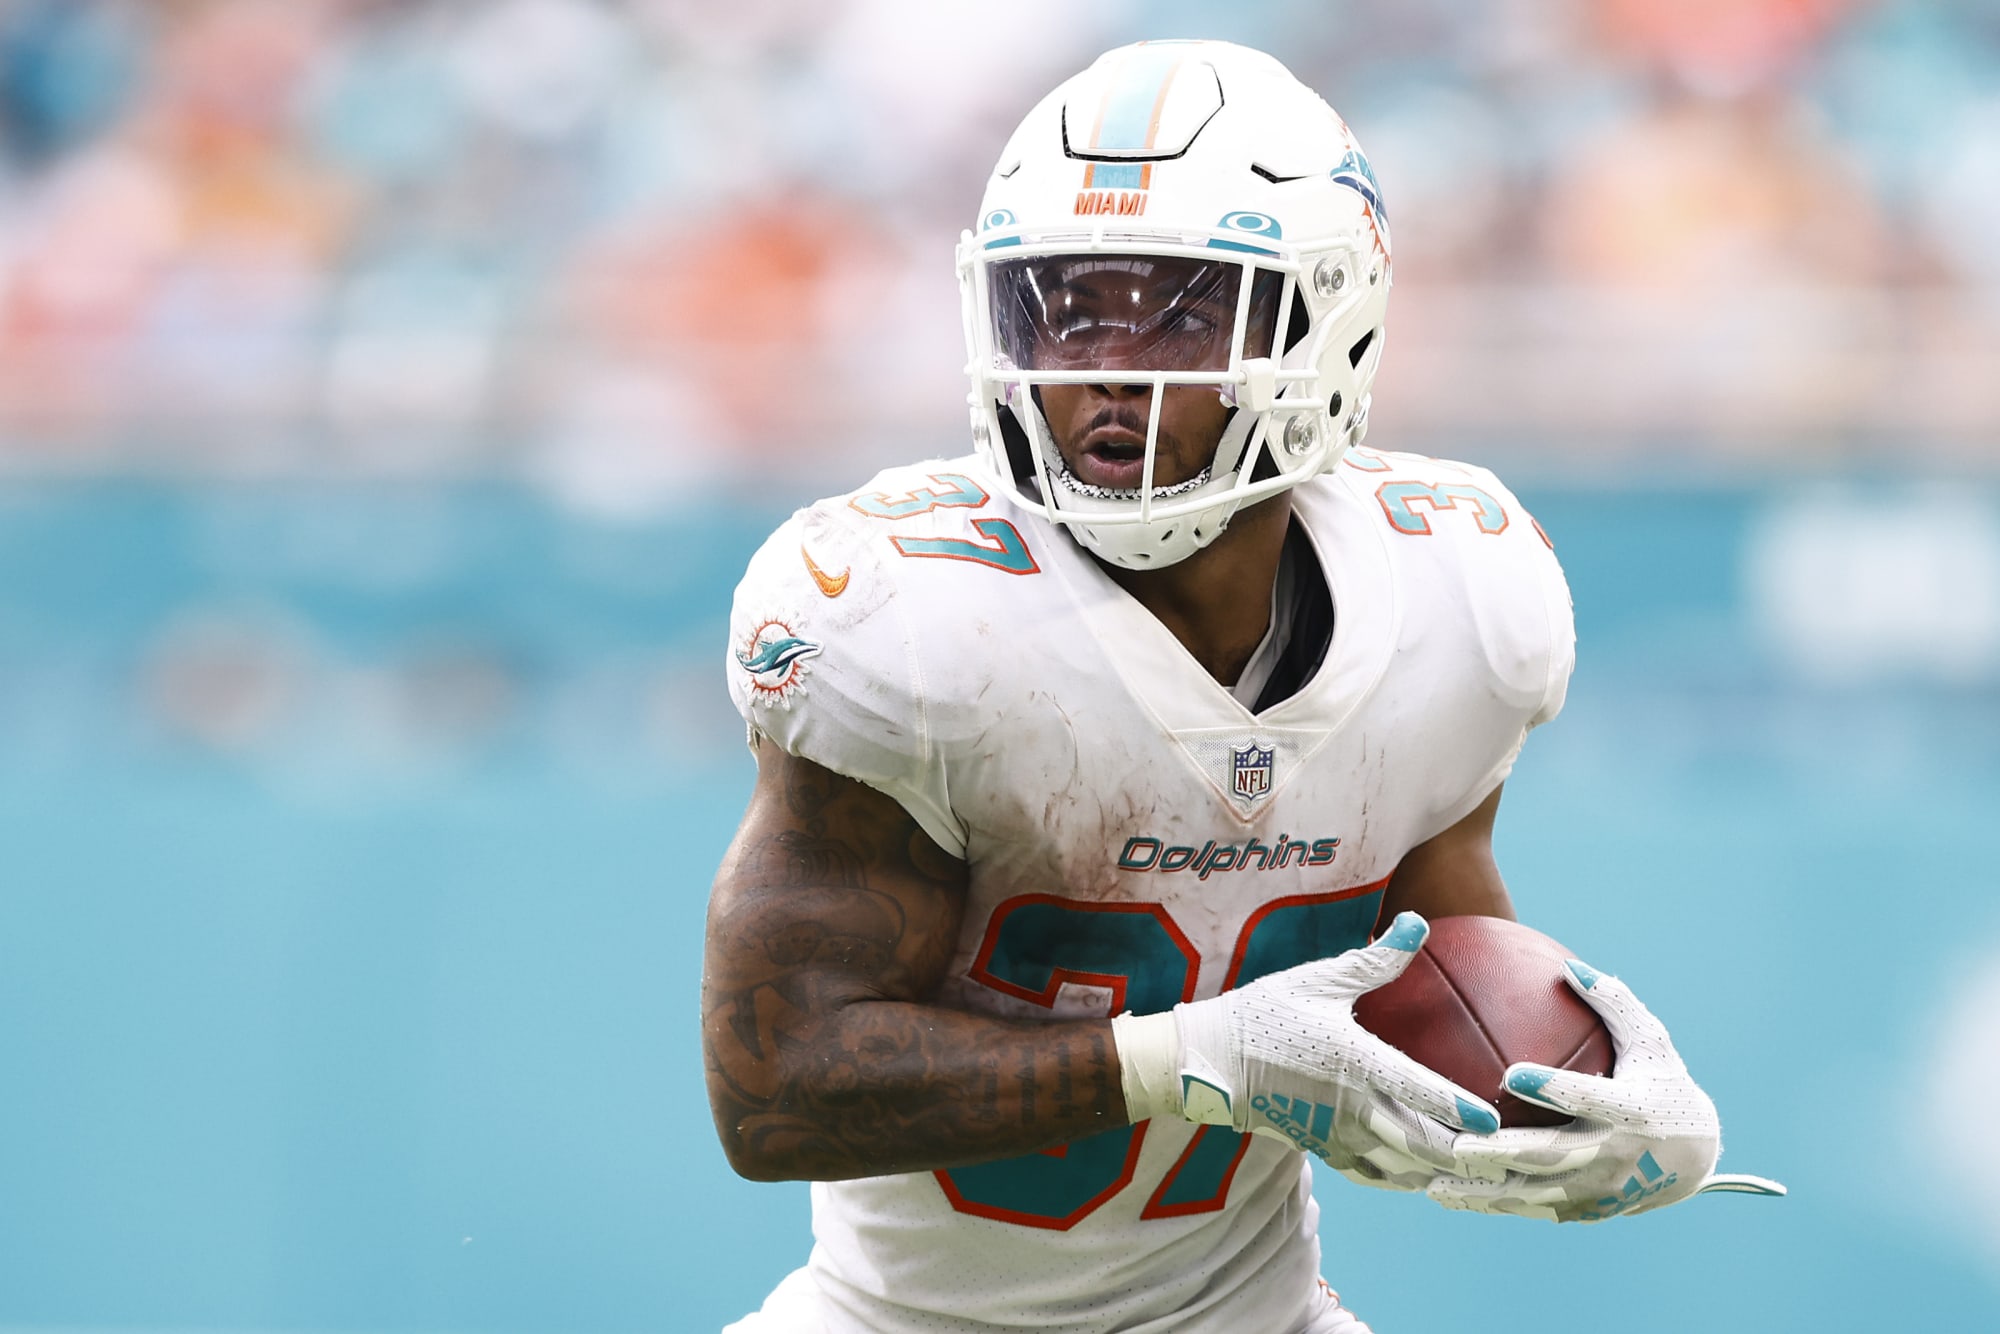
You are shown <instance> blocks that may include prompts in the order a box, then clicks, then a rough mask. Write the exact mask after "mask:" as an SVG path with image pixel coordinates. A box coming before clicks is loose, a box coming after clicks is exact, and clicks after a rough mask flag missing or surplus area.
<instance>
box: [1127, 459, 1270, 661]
mask: <svg viewBox="0 0 2000 1334" xmlns="http://www.w3.org/2000/svg"><path fill="white" fill-rule="evenodd" d="M1291 515H1292V507H1291V502H1290V497H1288V496H1286V495H1282V494H1280V495H1277V496H1273V497H1272V498H1271V499H1270V500H1267V501H1265V502H1263V503H1262V504H1260V505H1255V506H1253V507H1251V508H1249V509H1247V510H1244V511H1242V512H1241V513H1239V514H1237V515H1236V516H1235V518H1234V519H1233V520H1232V521H1231V522H1230V525H1229V527H1228V528H1226V529H1224V530H1223V532H1222V535H1221V536H1219V537H1217V538H1216V539H1215V540H1214V541H1213V542H1211V543H1209V544H1208V545H1207V546H1205V547H1203V548H1202V549H1201V550H1200V551H1197V552H1195V553H1194V555H1192V556H1189V557H1188V558H1187V559H1186V560H1184V561H1180V562H1178V563H1176V564H1173V565H1168V566H1164V567H1162V568H1160V569H1154V570H1128V569H1125V568H1123V567H1121V566H1116V565H1111V564H1107V563H1104V562H1100V564H1103V565H1104V571H1105V573H1107V574H1109V575H1110V576H1111V580H1112V582H1113V583H1115V584H1117V585H1118V586H1119V587H1120V588H1122V589H1124V590H1125V591H1126V592H1127V593H1130V594H1131V595H1132V597H1133V598H1134V599H1136V600H1137V601H1138V603H1139V605H1140V606H1142V607H1144V608H1145V609H1146V610H1147V611H1150V612H1151V613H1153V615H1154V616H1155V617H1157V618H1158V619H1159V621H1160V623H1161V624H1162V625H1164V626H1166V627H1167V629H1168V630H1170V631H1172V632H1173V636H1174V638H1176V639H1178V640H1180V642H1181V646H1182V647H1184V648H1185V649H1187V651H1188V652H1189V653H1190V654H1191V655H1193V657H1194V660H1195V661H1196V662H1198V663H1200V664H1201V665H1202V667H1203V668H1204V669H1205V670H1206V671H1207V672H1208V674H1209V675H1210V676H1212V677H1214V678H1215V679H1216V680H1217V681H1219V682H1220V683H1221V684H1223V685H1225V686H1228V685H1234V684H1235V683H1236V681H1237V679H1238V678H1239V677H1241V676H1242V675H1243V669H1244V668H1245V667H1246V666H1248V665H1249V662H1250V657H1251V655H1252V654H1254V653H1255V652H1256V651H1257V645H1258V644H1259V643H1261V642H1263V639H1264V633H1265V631H1267V630H1269V629H1270V626H1271V588H1272V586H1273V585H1274V584H1275V583H1276V582H1277V579H1278V562H1279V560H1280V559H1281V558H1282V557H1283V555H1284V550H1285V533H1286V530H1287V528H1288V527H1289V526H1290V523H1291Z"/></svg>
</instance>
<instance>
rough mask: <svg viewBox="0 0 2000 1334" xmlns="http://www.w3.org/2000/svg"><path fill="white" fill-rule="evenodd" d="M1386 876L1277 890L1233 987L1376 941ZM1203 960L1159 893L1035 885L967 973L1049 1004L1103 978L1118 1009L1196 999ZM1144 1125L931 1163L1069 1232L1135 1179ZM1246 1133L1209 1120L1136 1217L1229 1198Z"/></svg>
mask: <svg viewBox="0 0 2000 1334" xmlns="http://www.w3.org/2000/svg"><path fill="white" fill-rule="evenodd" d="M1386 884H1387V882H1386V881H1383V882H1379V883H1376V884H1373V885H1362V886H1359V887H1358V888H1354V889H1346V890H1339V891H1336V892H1334V893H1331V894H1302V895H1297V896H1294V897H1291V898H1284V899H1276V900H1273V901H1272V902H1270V903H1267V904H1265V905H1264V906H1263V907H1261V908H1259V909H1258V910H1257V911H1256V912H1255V913H1253V914H1252V915H1251V917H1250V919H1249V920H1248V921H1246V922H1245V923H1244V924H1243V930H1242V931H1241V932H1240V933H1239V936H1238V939H1237V943H1236V948H1235V949H1234V950H1233V951H1232V952H1231V956H1230V961H1229V971H1228V973H1227V975H1226V977H1225V980H1224V989H1225V990H1226V989H1228V988H1230V987H1236V986H1241V985H1242V984H1244V983H1246V982H1251V981H1255V980H1256V979H1257V978H1259V977H1262V976H1264V975H1265V974H1266V973H1273V972H1277V971H1278V970H1280V969H1284V968H1290V967H1291V966H1292V965H1294V964H1299V963H1304V962H1306V961H1307V960H1309V959H1317V958H1324V957H1326V956H1328V955H1332V954H1338V953H1340V952H1341V951H1343V950H1348V949H1353V948H1355V947H1356V946H1359V945H1365V944H1366V943H1367V942H1368V936H1369V932H1370V931H1371V930H1372V929H1373V928H1374V925H1375V917H1376V914H1377V912H1378V911H1379V910H1380V908H1381V903H1382V891H1383V887H1384V885H1386ZM1199 969H1200V957H1199V955H1198V954H1197V952H1196V950H1195V948H1194V946H1193V945H1192V944H1191V943H1190V942H1189V940H1188V938H1187V936H1186V934H1185V933H1184V932H1182V930H1181V929H1180V926H1179V925H1178V924H1177V923H1176V922H1175V921H1174V919H1173V918H1172V917H1171V916H1170V915H1169V914H1168V913H1167V910H1166V909H1165V908H1164V907H1162V906H1161V905H1159V904H1157V903H1098V902H1084V901H1080V900H1075V899H1065V898H1060V897H1058V896H1056V895H1053V894H1026V895H1022V896H1021V897H1019V898H1014V899H1009V900H1008V901H1007V902H1005V903H1003V904H1001V905H1000V906H999V907H998V908H996V909H994V911H993V916H992V917H991V918H990V919H989V921H988V922H987V927H986V938H985V940H984V941H983V942H982V943H981V945H980V948H979V953H978V955H977V956H976V957H975V958H974V959H973V962H972V968H971V970H970V971H971V976H972V977H973V978H974V979H975V980H976V981H978V982H980V983H982V984H983V985H985V986H988V987H991V988H993V989H994V990H995V991H999V992H1002V993H1004V994H1006V995H1009V996H1013V997H1016V998H1017V999H1020V1000H1025V1001H1030V1002H1033V1003H1034V1004H1036V1005H1041V1006H1044V1007H1053V1006H1054V1005H1055V1002H1056V995H1057V992H1058V991H1059V990H1060V989H1061V988H1062V985H1063V984H1064V983H1065V982H1076V983H1085V984H1089V985H1095V986H1101V987H1104V988H1106V989H1107V990H1108V991H1110V993H1111V1012H1112V1013H1113V1014H1117V1013H1121V1012H1123V1011H1125V1010H1130V1011H1131V1012H1132V1013H1134V1014H1157V1013H1159V1012H1160V1011H1163V1010H1167V1009H1171V1008H1172V1007H1173V1006H1174V1004H1175V1003H1176V1002H1178V1001H1183V1000H1191V999H1193V997H1194V988H1195V982H1196V975H1197V973H1198V972H1199ZM1147 1124H1148V1123H1145V1122H1142V1123H1140V1124H1138V1125H1133V1126H1120V1127H1119V1128H1118V1129H1116V1130H1107V1131H1105V1132H1104V1133H1102V1134H1099V1135H1091V1136H1087V1137H1085V1138H1083V1139H1080V1140H1074V1141H1072V1142H1070V1143H1068V1144H1064V1145H1060V1146H1058V1147H1056V1148H1054V1149H1049V1150H1045V1151H1043V1152H1041V1153H1034V1154H1027V1155H1024V1156H1022V1157H1018V1158H1007V1159H1002V1160H1000V1161H997V1162H991V1163H979V1164H975V1165H974V1166H971V1167H954V1168H951V1169H949V1170H946V1171H940V1172H938V1173H936V1174H935V1175H936V1176H937V1180H938V1184H939V1185H940V1186H941V1187H942V1188H943V1189H944V1193H945V1196H946V1198H948V1199H949V1200H950V1201H951V1205H952V1207H953V1208H954V1209H956V1210H958V1211H959V1212H960V1213H966V1214H974V1215H977V1216H979V1217H981V1218H991V1219H994V1220H996V1221H999V1222H1004V1223H1015V1224H1019V1225H1021V1226H1023V1227H1039V1228H1050V1229H1053V1230H1056V1231H1066V1230H1068V1229H1069V1228H1072V1227H1075V1226H1076V1225H1077V1223H1079V1222H1081V1221H1082V1220H1083V1219H1084V1218H1087V1217H1088V1216H1089V1215H1090V1214H1091V1213H1092V1212H1094V1211H1095V1210H1097V1209H1098V1208H1100V1207H1101V1206H1102V1205H1103V1204H1104V1203H1105V1202H1106V1201H1107V1200H1109V1199H1111V1197H1112V1196H1114V1195H1116V1194H1118V1192H1119V1191H1121V1190H1123V1189H1125V1187H1126V1186H1128V1185H1130V1184H1131V1182H1132V1178H1133V1176H1134V1174H1135V1172H1136V1169H1137V1167H1138V1163H1139V1149H1140V1146H1141V1145H1143V1144H1144V1142H1145V1136H1146V1127H1147ZM1249 1147H1250V1140H1249V1136H1247V1135H1239V1134H1237V1133H1236V1132H1234V1131H1231V1130H1224V1129H1221V1128H1220V1127H1217V1126H1203V1127H1201V1128H1200V1129H1199V1130H1197V1131H1196V1132H1195V1134H1194V1138H1193V1139H1192V1140H1190V1141H1189V1143H1188V1146H1187V1148H1186V1149H1184V1150H1183V1151H1182V1152H1181V1156H1180V1157H1179V1159H1178V1160H1176V1161H1175V1163H1174V1165H1173V1166H1172V1167H1171V1168H1169V1169H1168V1171H1167V1173H1166V1175H1165V1176H1163V1177H1162V1178H1161V1180H1160V1182H1159V1184H1158V1185H1157V1186H1156V1187H1155V1188H1154V1190H1153V1192H1152V1194H1151V1196H1150V1197H1149V1198H1148V1200H1147V1202H1146V1205H1145V1207H1144V1209H1143V1210H1142V1211H1141V1214H1140V1216H1141V1217H1143V1218H1176V1217H1182V1216H1185V1215H1188V1214H1197V1213H1209V1212H1213V1211H1215V1210H1218V1209H1220V1208H1222V1207H1223V1204H1224V1203H1225V1201H1226V1200H1227V1198H1228V1194H1229V1183H1230V1181H1231V1179H1232V1178H1233V1177H1234V1176H1235V1174H1236V1168H1237V1165H1238V1164H1239V1163H1241V1162H1242V1161H1243V1155H1244V1153H1245V1152H1247V1151H1248V1149H1249Z"/></svg>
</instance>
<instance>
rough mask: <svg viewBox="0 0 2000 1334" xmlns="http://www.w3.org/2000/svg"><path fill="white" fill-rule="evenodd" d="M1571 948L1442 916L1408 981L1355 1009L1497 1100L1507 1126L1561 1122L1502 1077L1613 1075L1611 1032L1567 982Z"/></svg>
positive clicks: (1424, 1058) (1378, 1031) (1509, 926)
mask: <svg viewBox="0 0 2000 1334" xmlns="http://www.w3.org/2000/svg"><path fill="white" fill-rule="evenodd" d="M1569 957H1570V955H1569V951H1567V950H1565V949H1564V948H1563V947H1562V946H1561V945H1559V944H1557V943H1556V942H1555V941H1553V940H1551V939H1549V938H1548V937H1547V936H1545V935H1543V934H1542V933H1541V932H1539V931H1537V930H1535V929H1534V928H1533V927H1528V926H1522V925H1521V924H1520V923H1519V922H1509V921H1506V920H1505V919H1503V918H1498V917H1440V918H1438V919H1437V920H1436V921H1434V922H1432V923H1431V933H1430V937H1429V938H1428V939H1426V940H1425V941H1424V946H1423V949H1422V950H1420V951H1419V952H1418V954H1417V957H1416V958H1415V959H1414V960H1412V961H1411V963H1410V966H1409V967H1408V968H1407V969H1406V970H1404V972H1403V975H1402V976H1401V977H1398V978H1397V979H1396V980H1395V981H1393V982H1390V983H1388V984H1387V985H1385V986H1380V987H1377V988H1376V989H1375V990H1373V991H1370V992H1366V993H1364V994H1363V995H1362V996H1361V997H1360V998H1359V999H1358V1000H1356V1001H1355V1003H1354V1017H1355V1018H1356V1019H1357V1020H1359V1021H1360V1023H1361V1026H1362V1027H1363V1028H1366V1029H1367V1030H1368V1031H1369V1032H1371V1033H1373V1034H1375V1036H1377V1037H1379V1038H1381V1039H1382V1040H1383V1041H1385V1042H1387V1043H1388V1044H1389V1045H1390V1046H1392V1047H1395V1048H1397V1049H1398V1050H1401V1051H1403V1052H1406V1053H1408V1054H1409V1055H1411V1056H1414V1057H1415V1058H1416V1059H1417V1060H1419V1061H1421V1062H1423V1064H1425V1065H1427V1066H1429V1067H1430V1068H1431V1069H1433V1070H1435V1071H1437V1072H1438V1073H1439V1074H1441V1075H1443V1076H1445V1077H1446V1078H1447V1079H1450V1080H1452V1081H1453V1082H1455V1083H1457V1084H1459V1085H1460V1086H1461V1087H1463V1088H1466V1089H1468V1090H1470V1091H1471V1092H1474V1093H1477V1094H1479V1095H1480V1096H1481V1097H1483V1098H1485V1099H1487V1100H1488V1101H1489V1102H1491V1103H1493V1104H1494V1106H1495V1107H1496V1108H1497V1109H1498V1110H1499V1113H1500V1124H1501V1125H1503V1126H1550V1125H1561V1124H1562V1123H1563V1122H1564V1121H1566V1120H1567V1119H1568V1118H1567V1117H1565V1116H1564V1115H1563V1114H1562V1113H1560V1112H1554V1111H1550V1110H1549V1109H1548V1108H1546V1107H1537V1106H1536V1105H1534V1104H1533V1103H1529V1102H1523V1101H1522V1100H1521V1099H1519V1098H1517V1097H1515V1096H1514V1095H1513V1094H1511V1093H1509V1092H1507V1091H1506V1089H1505V1088H1504V1087H1503V1086H1502V1085H1501V1082H1500V1081H1501V1077H1502V1076H1503V1075H1505V1074H1506V1072H1507V1067H1508V1066H1510V1065H1512V1064H1513V1063H1514V1062H1516V1061H1533V1062H1535V1063H1537V1064H1539V1065H1551V1066H1557V1067H1560V1068H1563V1069H1568V1070H1578V1071H1582V1072H1583V1073H1585V1074H1592V1075H1603V1074H1609V1073H1610V1072H1611V1062H1612V1055H1613V1053H1612V1046H1611V1034H1610V1032H1609V1031H1608V1030H1607V1029H1606V1028H1605V1027H1604V1023H1603V1021H1602V1020H1600V1019H1599V1018H1598V1017H1597V1012H1596V1011H1595V1010H1592V1009H1591V1008H1590V1007H1589V1006H1588V1005H1585V1004H1584V1003H1583V1002H1582V1001H1581V1000H1579V999H1578V998H1577V996H1576V993H1575V992H1573V991H1571V990H1570V988H1569V984H1568V983H1567V982H1565V981H1564V980H1563V978H1564V974H1565V973H1566V971H1567V970H1566V969H1565V968H1564V966H1563V961H1564V960H1565V959H1568V958H1569Z"/></svg>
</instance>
